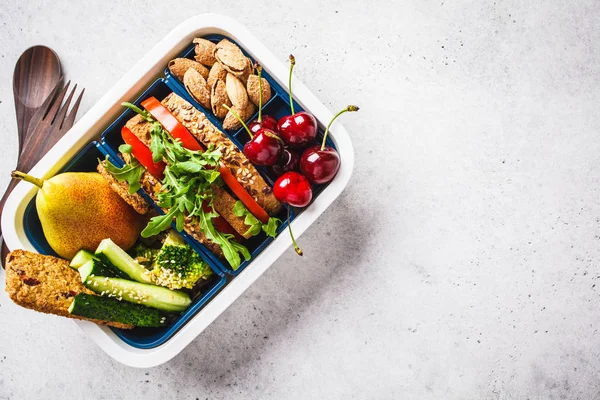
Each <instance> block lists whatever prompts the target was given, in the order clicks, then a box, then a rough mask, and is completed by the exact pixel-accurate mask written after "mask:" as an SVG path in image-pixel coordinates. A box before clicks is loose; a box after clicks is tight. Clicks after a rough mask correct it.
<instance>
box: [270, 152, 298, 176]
mask: <svg viewBox="0 0 600 400" xmlns="http://www.w3.org/2000/svg"><path fill="white" fill-rule="evenodd" d="M299 162H300V156H299V155H298V153H296V152H295V151H294V150H291V149H290V148H289V147H284V148H283V151H282V152H281V157H279V160H278V161H277V162H276V163H275V164H273V166H272V167H271V168H270V170H271V173H272V174H273V175H275V176H281V175H283V174H285V173H286V172H289V171H295V170H297V169H298V163H299Z"/></svg>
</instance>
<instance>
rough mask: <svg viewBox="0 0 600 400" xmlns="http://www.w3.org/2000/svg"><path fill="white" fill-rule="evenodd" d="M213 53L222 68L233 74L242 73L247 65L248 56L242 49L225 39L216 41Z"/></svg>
mask: <svg viewBox="0 0 600 400" xmlns="http://www.w3.org/2000/svg"><path fill="white" fill-rule="evenodd" d="M213 55H214V57H215V59H216V60H217V61H218V62H220V63H221V64H222V65H223V68H225V69H226V70H227V71H228V72H230V73H232V74H234V75H241V74H243V73H244V71H245V70H246V68H247V66H248V58H247V57H246V56H245V55H244V53H242V50H241V49H240V48H239V47H237V46H236V45H235V44H233V43H231V42H230V41H229V40H227V39H223V40H221V41H220V42H219V43H217V45H216V46H215V48H214V50H213Z"/></svg>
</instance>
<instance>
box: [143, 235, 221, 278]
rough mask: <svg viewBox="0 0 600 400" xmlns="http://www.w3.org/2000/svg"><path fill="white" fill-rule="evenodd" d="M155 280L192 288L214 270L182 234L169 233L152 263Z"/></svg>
mask: <svg viewBox="0 0 600 400" xmlns="http://www.w3.org/2000/svg"><path fill="white" fill-rule="evenodd" d="M151 272H152V276H153V281H154V283H155V284H157V285H161V286H166V287H168V288H170V289H182V288H186V289H192V288H193V287H194V285H195V284H196V282H198V280H200V279H202V278H204V279H208V277H209V276H210V275H211V274H212V270H211V269H210V267H209V266H208V264H206V263H205V262H204V260H202V258H200V256H199V255H198V253H196V252H195V251H194V250H193V249H192V248H191V247H190V246H189V245H188V244H186V243H185V242H184V241H183V239H182V238H181V236H179V235H178V234H176V233H173V234H169V235H168V236H167V238H166V240H165V243H164V244H163V247H162V248H161V249H160V250H159V251H158V254H157V255H156V259H155V260H154V263H153V264H152V269H151Z"/></svg>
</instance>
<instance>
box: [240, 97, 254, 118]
mask: <svg viewBox="0 0 600 400" xmlns="http://www.w3.org/2000/svg"><path fill="white" fill-rule="evenodd" d="M255 112H256V107H255V106H254V104H252V102H251V101H249V102H248V105H247V106H246V108H245V109H244V112H243V113H242V114H240V117H242V119H243V120H244V122H247V121H248V120H249V119H250V117H251V116H253V115H254V113H255Z"/></svg>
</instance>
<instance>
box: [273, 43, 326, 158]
mask: <svg viewBox="0 0 600 400" xmlns="http://www.w3.org/2000/svg"><path fill="white" fill-rule="evenodd" d="M294 65H296V59H295V58H294V56H293V55H291V54H290V74H289V76H288V87H289V92H288V93H289V95H290V110H291V111H292V115H286V116H285V117H282V118H281V119H280V120H279V122H278V123H277V131H278V132H279V136H280V137H281V138H282V139H283V141H284V142H285V143H286V144H287V145H288V146H290V147H293V148H295V149H298V148H302V147H306V146H308V145H309V144H310V142H312V141H313V140H315V138H316V137H317V129H318V125H317V119H316V118H315V117H314V116H313V115H311V114H309V113H307V112H304V111H302V112H299V113H296V112H294V98H293V97H292V71H293V70H294Z"/></svg>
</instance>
